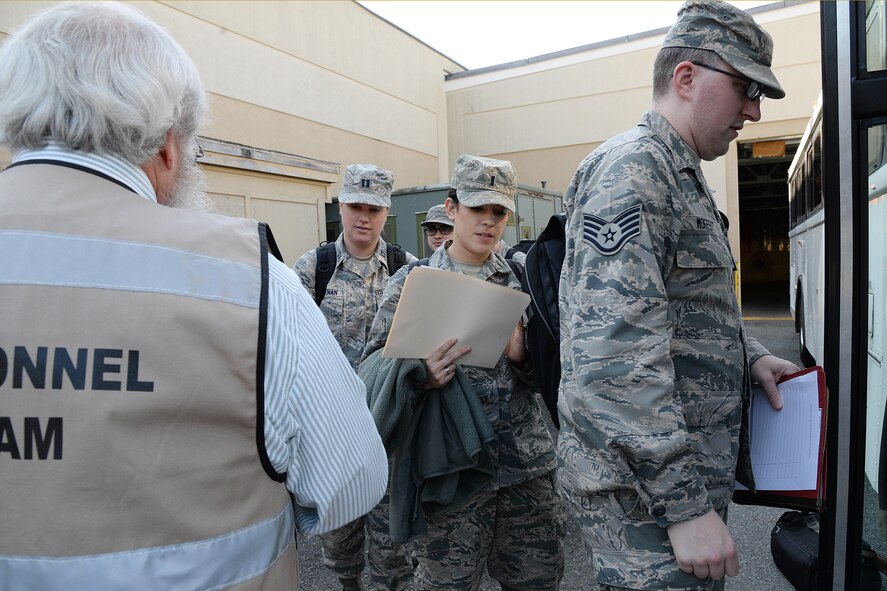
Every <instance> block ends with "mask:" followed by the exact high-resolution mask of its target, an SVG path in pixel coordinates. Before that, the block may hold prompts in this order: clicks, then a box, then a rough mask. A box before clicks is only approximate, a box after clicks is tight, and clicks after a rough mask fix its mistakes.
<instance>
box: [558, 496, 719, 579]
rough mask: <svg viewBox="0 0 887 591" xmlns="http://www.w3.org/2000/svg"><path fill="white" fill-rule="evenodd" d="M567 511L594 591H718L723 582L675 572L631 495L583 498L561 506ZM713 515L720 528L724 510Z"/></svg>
mask: <svg viewBox="0 0 887 591" xmlns="http://www.w3.org/2000/svg"><path fill="white" fill-rule="evenodd" d="M567 507H568V508H569V512H570V513H571V518H573V519H575V520H576V523H577V525H578V526H579V533H580V535H581V536H582V541H583V543H584V544H585V551H586V553H587V554H588V557H589V559H590V560H591V564H592V566H593V568H594V574H595V578H596V581H597V584H598V587H597V589H599V590H600V591H617V590H623V589H634V590H649V591H653V590H655V591H678V590H680V591H703V590H704V591H719V590H723V589H724V579H721V580H719V581H713V580H712V579H700V578H698V577H696V576H695V575H693V574H689V573H685V572H684V571H682V570H681V569H679V568H678V565H677V560H676V559H675V557H674V553H673V552H672V548H671V542H670V541H669V539H668V532H667V531H666V530H665V528H663V527H661V526H659V525H658V524H657V523H656V522H655V521H653V519H652V518H651V517H650V515H649V514H648V513H647V511H646V509H645V508H644V507H643V506H642V505H641V503H640V502H639V500H638V495H637V493H635V492H634V491H619V492H615V493H609V494H601V495H596V496H590V497H586V498H585V499H583V503H582V505H581V506H580V505H578V504H576V503H571V502H569V501H567ZM718 514H719V515H720V516H721V518H722V519H724V521H725V522H726V518H727V511H726V509H723V510H721V511H719V512H718Z"/></svg>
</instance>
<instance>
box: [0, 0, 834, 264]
mask: <svg viewBox="0 0 887 591" xmlns="http://www.w3.org/2000/svg"><path fill="white" fill-rule="evenodd" d="M132 4H134V5H136V6H137V7H138V8H140V9H141V10H142V11H144V12H145V13H146V14H147V15H148V16H149V17H151V18H153V19H155V20H156V21H157V22H159V23H160V24H161V25H163V26H164V27H166V28H167V29H168V30H169V31H170V32H171V34H172V35H173V36H174V37H175V38H176V39H177V40H178V41H179V42H180V43H181V44H182V45H183V47H184V48H185V49H186V51H188V52H189V54H190V55H191V56H192V57H193V59H194V61H195V63H196V64H197V66H198V68H199V70H200V73H201V77H202V79H203V82H204V84H205V85H206V87H207V90H208V91H209V93H210V99H211V110H212V115H213V119H212V121H211V123H210V124H209V125H208V126H207V127H206V129H203V130H201V136H202V137H204V138H206V140H207V142H216V147H217V148H218V149H219V150H221V152H218V153H217V152H214V151H208V155H209V157H208V158H207V159H205V160H204V161H203V165H204V169H205V170H206V171H207V172H208V183H209V189H210V192H211V194H212V196H213V199H214V200H215V201H216V202H217V203H219V204H220V206H221V207H222V209H223V210H224V211H226V212H228V213H231V214H234V215H244V216H247V217H255V218H257V219H259V220H261V221H267V222H269V223H270V224H271V225H272V228H273V229H274V231H275V235H276V237H277V240H278V242H279V243H281V245H282V246H283V247H284V254H285V256H286V259H287V262H289V263H292V262H293V260H294V259H295V257H296V256H298V255H299V254H300V253H301V252H304V251H305V250H307V249H309V248H311V247H312V246H314V245H315V244H316V243H317V242H319V241H320V240H322V239H324V238H325V229H324V226H325V213H324V207H323V205H324V203H325V202H329V201H331V200H332V199H333V198H334V197H335V196H336V195H337V194H338V190H339V179H340V178H341V172H342V170H343V169H344V166H346V165H347V164H350V163H354V162H371V163H375V164H378V165H380V166H382V167H384V168H387V169H389V170H391V171H393V172H394V177H395V188H401V187H410V186H421V185H428V184H435V183H440V182H448V181H449V178H450V174H451V163H452V162H454V161H455V157H456V156H458V155H459V154H461V153H473V154H478V155H484V156H495V157H500V158H506V159H509V160H512V161H513V162H514V164H515V168H516V170H517V173H518V181H519V182H521V183H525V184H530V185H536V186H539V185H541V184H542V183H541V181H546V183H545V185H546V187H547V188H548V189H551V190H554V191H560V192H563V191H564V190H565V189H566V187H567V184H568V182H569V180H570V178H571V177H572V174H573V172H574V171H575V169H576V166H577V164H578V163H579V162H580V161H581V160H582V158H583V157H584V156H585V155H586V154H588V153H589V152H590V151H591V150H593V149H594V148H595V147H596V146H598V145H599V144H600V143H601V142H603V141H604V140H606V139H607V138H609V137H610V136H612V135H615V134H617V133H619V132H621V131H623V130H625V129H627V128H629V127H631V126H632V125H634V124H635V123H636V122H637V120H638V119H639V118H640V115H641V114H642V113H643V112H644V111H645V110H646V109H647V108H648V107H649V105H650V100H651V96H652V87H651V78H652V65H653V60H654V58H655V55H656V51H657V49H658V47H659V46H660V44H661V42H662V38H663V36H664V33H665V29H662V30H659V31H653V32H651V33H639V34H637V35H633V36H630V37H627V38H625V39H620V40H616V41H613V42H603V43H597V44H594V45H590V46H587V47H584V48H577V49H574V50H565V51H562V52H559V53H557V54H552V55H550V56H541V57H539V58H532V59H529V60H526V62H521V63H519V64H516V65H515V64H510V65H504V66H494V67H491V68H484V69H481V70H475V71H471V72H467V73H466V72H462V68H461V67H460V66H459V65H458V64H457V63H455V62H453V61H452V60H449V59H448V58H446V57H445V56H443V55H441V54H440V53H438V52H436V51H434V50H433V49H431V48H429V47H428V46H426V45H424V44H423V43H421V42H420V41H418V40H416V39H415V38H413V37H411V36H410V35H408V34H407V33H405V32H403V31H401V30H400V29H398V28H397V27H394V26H393V25H391V24H390V23H388V22H386V21H384V20H383V19H381V18H379V17H377V16H375V15H374V14H372V13H371V12H369V11H367V10H366V9H364V8H363V7H361V6H360V5H358V4H357V3H355V2H350V1H341V2H333V1H328V2H318V1H309V2H265V1H253V2H245V1H232V2H226V1H182V2H160V1H140V2H132ZM45 6H47V3H43V2H3V3H0V39H2V37H3V36H5V34H6V33H8V32H9V31H10V30H12V29H13V28H14V27H15V26H16V25H18V24H19V23H21V22H22V21H24V20H25V19H26V18H27V17H28V16H29V15H31V14H33V13H34V12H36V11H37V10H39V9H41V8H43V7H45ZM753 12H754V14H755V18H756V19H757V20H758V22H760V23H761V24H762V25H763V26H764V27H765V28H766V29H767V30H768V31H769V32H770V34H771V35H772V36H773V38H774V42H775V52H774V64H773V66H774V69H775V71H776V74H777V76H778V77H779V79H780V81H781V82H782V83H783V85H784V87H785V89H786V91H787V98H786V99H784V100H780V101H771V100H766V101H764V103H763V104H762V111H763V121H762V122H759V123H750V124H747V125H746V127H745V129H744V130H743V131H742V133H741V135H740V137H739V141H742V142H749V141H757V140H764V139H777V138H787V137H796V136H800V135H801V133H802V132H803V130H804V126H805V124H806V121H807V118H808V117H809V114H810V110H811V105H812V104H813V102H814V101H815V99H816V96H817V94H818V92H819V78H820V45H819V13H818V3H815V2H807V3H801V4H791V5H789V6H787V7H781V8H778V9H776V10H761V11H753ZM451 73H453V75H452V76H450V77H449V79H448V80H446V81H444V76H445V75H447V74H451ZM232 150H233V152H236V153H237V154H238V157H236V158H235V157H232V155H233V153H232ZM226 151H227V152H228V153H225V152H226ZM280 158H283V159H284V160H286V164H282V165H281V164H280V162H277V160H279V159H280ZM5 159H8V155H6V154H2V153H0V161H2V160H5ZM287 159H288V160H287ZM704 168H705V172H706V177H707V178H708V180H709V182H710V184H711V185H712V188H714V189H715V191H716V199H717V200H718V201H719V206H720V207H721V208H722V209H723V210H724V211H725V212H726V213H727V214H728V216H730V218H731V219H738V188H737V186H738V185H737V169H736V168H737V156H736V148H735V146H734V147H731V149H730V152H729V153H728V154H727V156H726V157H724V158H721V159H719V160H717V161H715V162H712V163H706V164H705V165H704ZM271 202H273V205H272V203H271ZM738 226H739V225H738V224H732V225H731V228H730V232H731V242H732V243H733V247H734V252H738V249H737V245H738V241H739V240H738V237H739V227H738Z"/></svg>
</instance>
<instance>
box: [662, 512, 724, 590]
mask: <svg viewBox="0 0 887 591" xmlns="http://www.w3.org/2000/svg"><path fill="white" fill-rule="evenodd" d="M667 531H668V537H669V539H670V540H671V545H672V548H673V549H674V555H675V558H677V560H678V567H679V568H680V569H681V570H682V571H684V572H685V573H691V574H694V575H696V576H697V577H699V578H700V579H705V578H708V577H711V578H712V579H716V580H717V579H722V578H723V577H724V575H727V576H729V577H735V576H736V575H737V574H739V555H738V554H737V553H736V545H735V544H734V543H733V537H732V536H731V535H730V532H729V531H727V526H726V524H724V521H723V520H722V519H721V518H720V516H718V514H717V513H715V512H714V511H709V512H708V513H706V514H705V515H703V516H701V517H697V518H696V519H691V520H689V521H682V522H681V523H675V524H672V525H669V526H668V528H667Z"/></svg>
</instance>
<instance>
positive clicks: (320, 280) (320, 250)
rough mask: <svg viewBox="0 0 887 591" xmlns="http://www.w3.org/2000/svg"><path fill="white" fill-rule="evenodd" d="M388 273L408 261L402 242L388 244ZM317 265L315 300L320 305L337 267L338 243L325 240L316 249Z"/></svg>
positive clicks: (392, 272) (392, 273) (391, 273)
mask: <svg viewBox="0 0 887 591" xmlns="http://www.w3.org/2000/svg"><path fill="white" fill-rule="evenodd" d="M386 246H387V247H388V252H387V256H388V275H389V276H391V275H394V274H395V273H397V270H398V269H400V268H401V267H403V266H404V265H405V264H406V263H407V253H406V251H405V250H404V249H403V248H401V246H400V244H387V245H386ZM314 252H315V254H316V255H317V265H316V266H315V268H314V302H315V303H316V304H317V305H318V306H320V303H321V302H322V301H323V296H325V295H326V286H327V285H329V282H330V278H331V277H332V276H333V271H334V270H335V268H336V243H335V242H324V243H323V244H321V245H320V246H318V247H317V248H316V249H314Z"/></svg>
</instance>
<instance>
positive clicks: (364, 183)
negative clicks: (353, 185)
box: [360, 179, 370, 189]
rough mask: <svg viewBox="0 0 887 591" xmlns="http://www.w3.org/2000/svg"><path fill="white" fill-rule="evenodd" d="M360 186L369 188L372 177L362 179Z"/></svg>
mask: <svg viewBox="0 0 887 591" xmlns="http://www.w3.org/2000/svg"><path fill="white" fill-rule="evenodd" d="M360 186H361V187H363V188H365V189H367V188H369V186H370V179H360Z"/></svg>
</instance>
